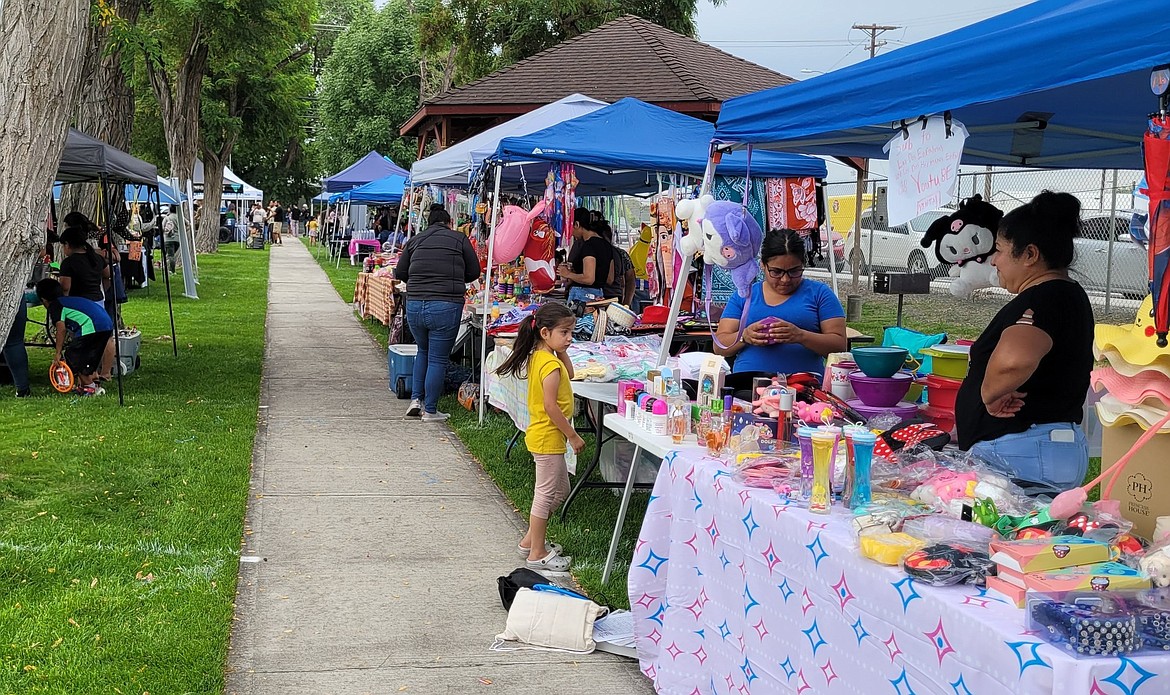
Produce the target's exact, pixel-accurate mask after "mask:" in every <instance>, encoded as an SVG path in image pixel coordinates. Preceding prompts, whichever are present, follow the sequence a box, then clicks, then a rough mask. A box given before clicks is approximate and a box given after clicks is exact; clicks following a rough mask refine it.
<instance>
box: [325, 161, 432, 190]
mask: <svg viewBox="0 0 1170 695" xmlns="http://www.w3.org/2000/svg"><path fill="white" fill-rule="evenodd" d="M391 174H398V175H399V176H409V175H410V174H409V173H408V172H407V171H406V169H403V168H402V167H400V166H398V165H397V164H395V163H394V162H391V161H390V160H388V159H386V158H385V157H383V156H382V155H380V154H378V153H377V152H376V151H371V152H370V153H369V154H367V155H366V156H364V157H362V158H361V159H359V160H357V161H356V162H354V163H353V164H350V165H349V166H348V167H346V168H345V169H342V170H341V171H339V172H337V173H336V174H334V175H333V176H330V177H329V178H327V179H324V180H323V181H322V182H321V185H322V186H323V187H324V188H325V191H326V192H328V193H337V192H340V191H348V190H349V189H351V188H357V187H358V186H361V185H362V184H366V183H369V182H371V181H375V180H377V179H381V178H385V177H387V176H390V175H391Z"/></svg>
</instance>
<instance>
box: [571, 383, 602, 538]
mask: <svg viewBox="0 0 1170 695" xmlns="http://www.w3.org/2000/svg"><path fill="white" fill-rule="evenodd" d="M594 403H596V404H597V410H596V412H595V413H594V414H593V417H594V421H593V426H594V429H593V460H592V461H590V462H589V465H588V466H586V467H585V470H584V471H581V472H579V473H577V482H576V484H574V485H573V489H572V490H570V491H569V496H568V497H566V498H565V502H564V504H562V505H561V521H562V522H563V521H564V520H565V515H566V514H568V513H569V504H571V503H572V501H573V498H575V497H576V496H577V493H579V492H581V488H583V487H585V486H586V485H587V484H588V482H589V476H591V475H593V471H595V470H597V466H598V465H599V464H600V463H601V446H602V445H603V444H605V442H607V441H609V440H608V439H605V423H604V418H605V410H604V408H605V404H604V403H602V402H601V401H594Z"/></svg>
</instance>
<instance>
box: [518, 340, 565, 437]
mask: <svg viewBox="0 0 1170 695" xmlns="http://www.w3.org/2000/svg"><path fill="white" fill-rule="evenodd" d="M558 370H559V371H560V372H561V384H560V386H559V387H557V407H559V408H560V409H561V412H562V413H564V414H565V418H566V419H569V420H570V422H571V421H572V417H573V387H572V386H570V385H569V370H568V369H565V365H564V364H562V363H561V360H560V359H559V358H558V357H557V356H556V355H554V354H552V353H551V352H549V351H548V350H537V351H535V352H533V353H532V357H531V358H529V360H528V415H529V422H528V431H527V432H525V433H524V443H525V444H526V445H528V451H529V452H530V453H533V454H563V453H565V434H564V433H563V432H561V431H560V430H559V429H557V426H556V425H554V424H553V421H552V420H551V419H550V418H549V416H548V413H546V412H545V410H544V379H545V377H547V376H548V375H549V374H552V373H553V372H555V371H558Z"/></svg>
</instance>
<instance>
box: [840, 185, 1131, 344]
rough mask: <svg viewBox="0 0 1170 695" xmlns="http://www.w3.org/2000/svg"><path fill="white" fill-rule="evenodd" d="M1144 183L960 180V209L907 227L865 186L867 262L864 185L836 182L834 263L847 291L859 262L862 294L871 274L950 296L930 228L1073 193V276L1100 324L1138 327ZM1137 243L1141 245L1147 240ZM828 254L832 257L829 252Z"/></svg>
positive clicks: (882, 189) (882, 188) (878, 192)
mask: <svg viewBox="0 0 1170 695" xmlns="http://www.w3.org/2000/svg"><path fill="white" fill-rule="evenodd" d="M1141 177H1142V172H1141V171H1134V170H1107V171H1101V170H1078V169H1052V170H1047V169H1026V170H1006V171H1005V170H999V169H994V170H992V169H989V170H987V171H975V172H966V173H963V174H960V176H959V181H958V185H957V188H956V195H955V199H954V200H953V201H951V202H950V203H949V204H947V205H946V206H944V207H943V208H940V209H938V210H934V211H930V212H925V213H923V214H921V215H919V216H918V217H915V218H914V219H912V220H910V221H909V222H908V223H905V224H901V225H889V224H887V223H886V218H885V196H886V180H885V179H884V178H878V177H875V178H873V179H871V180H867V181H865V182H864V194H863V199H862V206H861V210H862V214H861V249H860V254H858V253H857V252H856V251H855V250H854V240H853V238H852V231H853V229H854V228H855V225H856V216H855V215H854V210H855V209H856V196H857V181H856V180H854V181H839V182H830V183H828V184H826V187H825V198H826V204H827V207H828V217H829V220H830V222H831V223H832V226H833V236H834V239H835V246H834V254H833V255H834V258H835V259H836V262H837V264H838V267H839V268H840V269H841V271H842V272H843V273H844V274H845V275H844V277H845V282H844V283H843V284H842V289H843V290H847V289H849V288H850V287H851V281H852V272H853V262H854V260H856V261H857V263H858V265H859V266H860V275H861V276H862V286H863V288H868V289H870V290H872V274H871V273H872V271H883V270H888V271H901V272H930V273H931V274H932V275H933V276H934V278H935V280H934V282H932V283H931V291H932V293H933V294H939V293H947V284H948V283H949V276H948V273H949V270H950V268H949V267H948V266H947V265H946V264H944V263H942V262H941V261H939V259H938V258H937V257H936V256H935V253H934V249H933V247H932V248H923V247H922V245H921V243H920V241H921V239H922V236H923V234H924V233H925V232H926V229H927V228H928V227H929V226H930V224H931V222H933V221H934V220H936V219H938V218H939V217H942V216H944V215H947V214H950V212H952V211H953V210H954V208H955V207H956V206H957V205H958V202H959V200H961V199H963V198H967V197H970V196H972V195H975V194H979V195H981V196H983V198H984V200H987V201H989V202H990V203H992V204H993V205H995V206H996V207H998V208H999V209H1001V210H1003V211H1004V212H1005V213H1006V212H1009V211H1011V210H1013V209H1015V208H1017V207H1019V206H1020V205H1023V204H1024V203H1027V202H1028V201H1029V200H1031V199H1032V197H1034V196H1035V195H1036V194H1037V193H1040V192H1041V191H1043V190H1052V191H1058V192H1065V193H1071V194H1073V195H1074V196H1076V197H1077V198H1078V199H1079V200H1080V201H1081V220H1082V231H1081V237H1080V238H1079V239H1077V240H1076V242H1075V243H1076V254H1075V258H1074V261H1073V265H1072V273H1071V274H1072V276H1073V278H1074V279H1075V280H1077V281H1078V282H1080V284H1081V285H1082V286H1083V287H1084V288H1085V290H1086V291H1087V292H1088V293H1089V296H1090V298H1091V299H1092V301H1093V306H1094V311H1095V313H1096V314H1097V318H1098V320H1102V321H1113V320H1118V319H1120V320H1121V321H1123V322H1124V321H1127V320H1132V316H1133V311H1134V310H1136V308H1137V306H1138V303H1139V301H1140V300H1141V299H1142V298H1143V297H1144V296H1145V295H1146V294H1147V292H1148V280H1147V272H1148V271H1147V260H1146V259H1147V255H1146V249H1145V247H1144V246H1142V245H1141V243H1139V241H1137V240H1136V239H1135V237H1134V235H1131V233H1130V224H1131V220H1132V219H1133V212H1134V209H1135V203H1134V189H1135V187H1136V185H1137V183H1138V181H1139V180H1140V179H1141ZM1141 204H1142V203H1139V205H1141ZM1137 236H1138V238H1142V236H1141V234H1140V233H1139V234H1138V235H1137ZM824 250H825V251H826V254H825V255H826V257H827V256H828V255H829V254H828V248H827V245H826V246H825V247H824ZM981 293H982V294H983V298H984V299H990V298H992V297H996V296H1000V297H1001V299H1002V301H1001V302H1000V303H1001V304H1002V303H1005V302H1006V301H1007V300H1008V299H1009V296H1008V295H1007V293H1006V292H1003V291H997V290H983V291H981ZM948 296H949V295H948ZM1126 315H1128V317H1129V318H1128V319H1126V318H1125V316H1126Z"/></svg>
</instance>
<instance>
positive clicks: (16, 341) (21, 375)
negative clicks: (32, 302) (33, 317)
mask: <svg viewBox="0 0 1170 695" xmlns="http://www.w3.org/2000/svg"><path fill="white" fill-rule="evenodd" d="M27 322H28V314H27V313H26V311H25V304H24V298H23V297H22V298H21V300H20V304H19V305H18V306H17V307H16V317H15V318H14V319H13V322H12V328H11V329H10V330H9V331H8V337H7V339H6V340H5V341H4V364H7V365H8V371H10V372H12V381H13V383H14V384H16V390H17V391H26V390H28V352H27V351H26V350H25V349H24V326H25V324H26V323H27Z"/></svg>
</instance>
